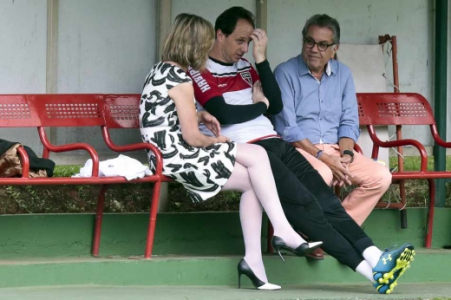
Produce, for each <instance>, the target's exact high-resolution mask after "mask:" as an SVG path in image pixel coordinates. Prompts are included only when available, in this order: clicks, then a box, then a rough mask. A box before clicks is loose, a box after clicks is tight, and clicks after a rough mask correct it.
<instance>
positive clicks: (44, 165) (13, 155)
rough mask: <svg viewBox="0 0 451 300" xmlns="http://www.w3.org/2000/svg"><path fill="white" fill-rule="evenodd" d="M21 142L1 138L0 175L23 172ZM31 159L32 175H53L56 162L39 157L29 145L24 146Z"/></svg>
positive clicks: (14, 174) (12, 174) (10, 175)
mask: <svg viewBox="0 0 451 300" xmlns="http://www.w3.org/2000/svg"><path fill="white" fill-rule="evenodd" d="M19 146H21V144H20V143H16V142H10V141H6V140H2V139H0V177H16V176H20V175H21V174H22V164H21V162H20V156H19V154H18V153H17V148H18V147H19ZM23 147H24V149H25V151H26V152H27V154H28V157H29V159H30V177H52V176H53V170H54V169H55V163H54V162H53V161H52V160H50V159H46V158H39V157H38V156H37V155H36V153H34V152H33V150H31V148H30V147H28V146H23Z"/></svg>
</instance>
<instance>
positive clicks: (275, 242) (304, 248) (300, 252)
mask: <svg viewBox="0 0 451 300" xmlns="http://www.w3.org/2000/svg"><path fill="white" fill-rule="evenodd" d="M271 244H272V247H273V248H274V250H276V252H277V254H279V256H280V258H281V259H282V261H283V262H285V259H284V258H283V256H282V254H281V253H280V250H288V251H290V252H291V253H293V254H294V255H296V256H305V255H307V254H309V253H311V252H313V251H314V250H315V249H317V248H319V246H321V245H322V244H323V242H314V243H302V244H300V245H299V247H297V248H296V249H293V248H290V247H288V246H287V245H286V244H285V241H284V240H283V239H281V238H280V237H278V236H273V237H272V240H271Z"/></svg>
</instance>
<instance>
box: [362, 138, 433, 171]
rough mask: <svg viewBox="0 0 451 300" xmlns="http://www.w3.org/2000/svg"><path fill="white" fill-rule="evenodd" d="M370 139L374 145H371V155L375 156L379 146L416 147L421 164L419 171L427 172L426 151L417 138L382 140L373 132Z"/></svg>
mask: <svg viewBox="0 0 451 300" xmlns="http://www.w3.org/2000/svg"><path fill="white" fill-rule="evenodd" d="M370 136H371V139H372V140H373V143H374V147H373V153H372V154H373V155H372V156H373V157H377V155H378V154H379V147H382V148H392V147H398V146H414V147H415V148H417V149H418V151H419V152H420V158H421V166H420V171H421V172H427V157H428V155H427V152H426V149H425V148H424V146H423V145H422V144H421V143H420V142H419V141H417V140H412V139H402V140H396V141H387V142H383V141H381V140H379V138H378V137H377V136H376V135H375V134H374V135H373V134H371V132H370Z"/></svg>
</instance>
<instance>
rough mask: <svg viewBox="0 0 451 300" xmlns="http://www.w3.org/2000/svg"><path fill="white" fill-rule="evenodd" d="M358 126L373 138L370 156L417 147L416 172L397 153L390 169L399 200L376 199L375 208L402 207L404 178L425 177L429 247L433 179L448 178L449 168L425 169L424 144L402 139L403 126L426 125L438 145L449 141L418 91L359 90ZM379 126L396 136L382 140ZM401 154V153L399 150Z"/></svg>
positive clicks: (427, 242) (429, 240)
mask: <svg viewBox="0 0 451 300" xmlns="http://www.w3.org/2000/svg"><path fill="white" fill-rule="evenodd" d="M357 100H358V108H359V118H360V125H366V126H367V128H368V132H369V135H370V137H371V140H372V141H373V143H374V145H373V151H372V155H371V157H373V158H377V156H378V152H379V148H380V147H383V148H391V147H397V148H398V150H401V149H400V148H402V147H403V146H413V147H415V148H417V149H418V151H419V153H420V158H421V165H420V166H419V169H418V170H417V171H405V170H404V168H403V162H404V161H403V157H402V156H400V155H398V168H397V170H395V171H393V172H392V176H393V179H392V182H393V183H398V184H400V197H401V202H399V203H387V202H379V203H378V207H383V208H394V209H400V210H403V209H404V208H405V206H406V193H405V188H404V181H405V180H411V179H425V180H427V181H428V183H429V207H428V217H427V232H426V236H425V247H426V248H430V247H431V243H432V230H433V222H434V204H435V182H434V179H440V178H451V172H450V171H428V170H427V159H428V155H427V152H426V149H425V148H424V146H423V145H422V144H421V143H420V142H418V141H416V140H413V139H403V138H402V126H403V125H428V126H429V127H430V130H431V134H432V137H433V139H434V142H435V143H436V144H437V145H439V146H440V147H445V148H451V142H445V141H444V140H443V139H442V138H440V136H439V134H438V132H437V126H436V123H435V119H434V114H433V113H432V109H431V106H430V105H429V102H428V101H427V100H426V99H425V98H424V97H423V96H421V95H419V94H413V93H359V94H357ZM378 125H385V126H386V125H395V126H396V136H397V139H396V140H394V141H381V140H380V139H379V138H378V136H377V133H376V130H377V129H376V127H377V126H378ZM401 153H402V152H401Z"/></svg>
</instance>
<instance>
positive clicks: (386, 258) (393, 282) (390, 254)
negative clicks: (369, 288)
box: [373, 244, 415, 294]
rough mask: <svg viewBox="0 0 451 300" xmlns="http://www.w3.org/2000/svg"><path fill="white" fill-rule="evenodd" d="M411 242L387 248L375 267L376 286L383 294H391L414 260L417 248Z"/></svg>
mask: <svg viewBox="0 0 451 300" xmlns="http://www.w3.org/2000/svg"><path fill="white" fill-rule="evenodd" d="M413 249H414V248H413V246H412V245H411V244H404V245H402V246H401V247H399V248H392V249H390V250H385V251H384V253H382V255H381V258H380V259H379V262H378V263H377V265H376V266H375V267H374V268H373V278H374V280H376V283H375V284H374V287H375V288H376V290H377V291H378V292H379V293H381V294H390V293H391V292H393V289H394V288H395V287H396V286H397V280H398V279H399V277H401V276H402V275H403V274H404V273H405V272H406V270H407V269H408V268H409V267H410V263H411V262H413V260H414V259H413V256H414V255H415V250H413Z"/></svg>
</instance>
